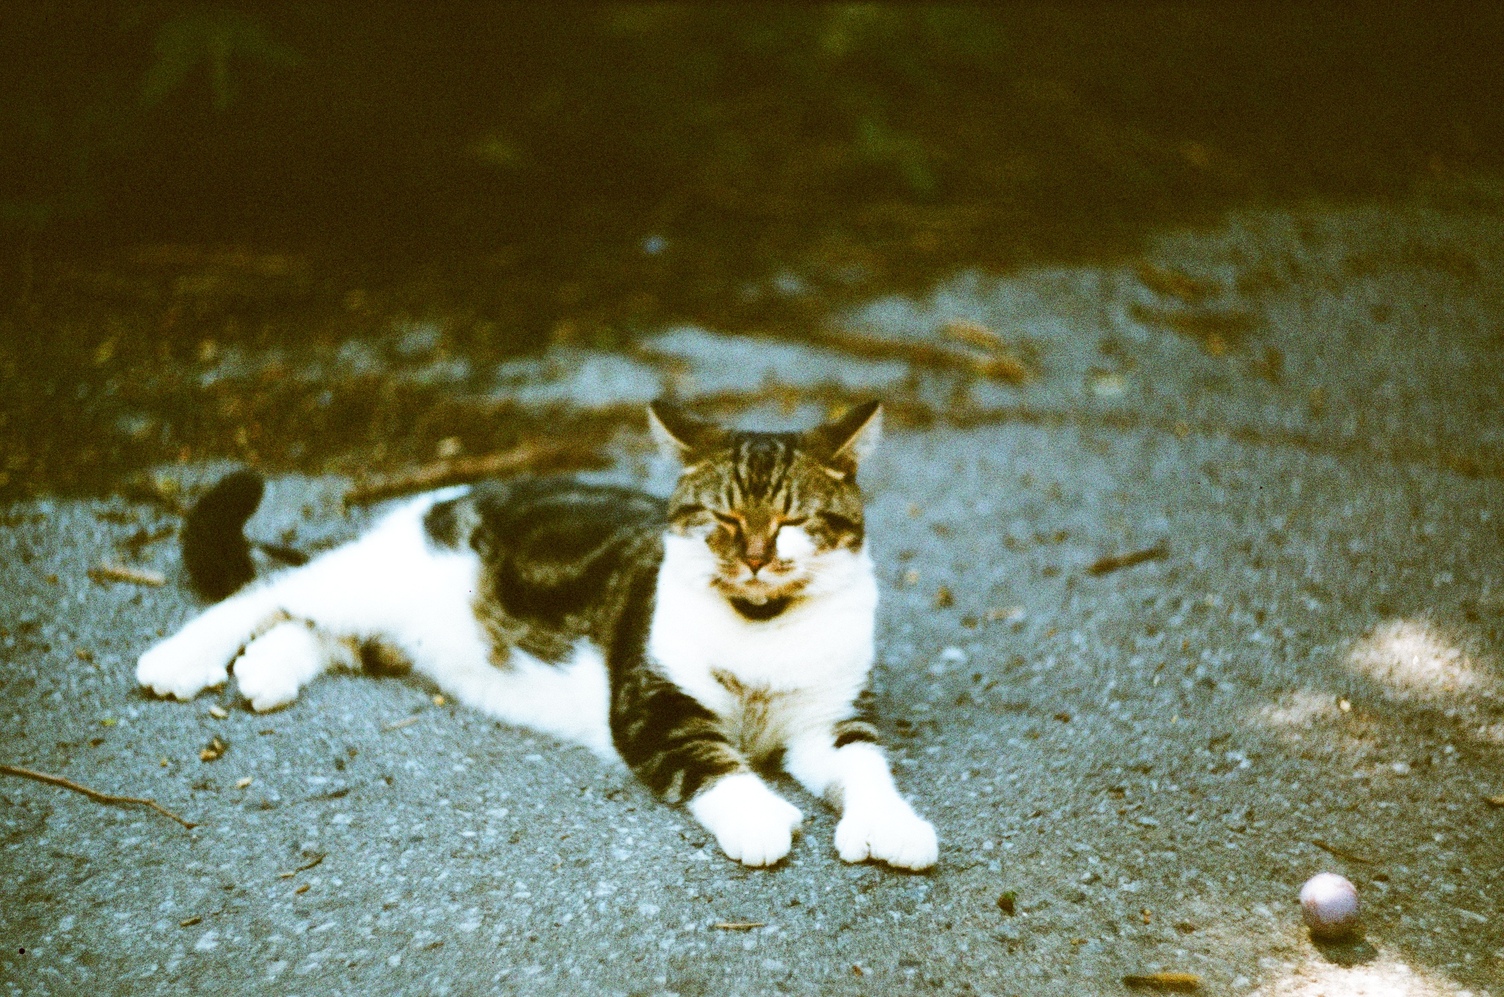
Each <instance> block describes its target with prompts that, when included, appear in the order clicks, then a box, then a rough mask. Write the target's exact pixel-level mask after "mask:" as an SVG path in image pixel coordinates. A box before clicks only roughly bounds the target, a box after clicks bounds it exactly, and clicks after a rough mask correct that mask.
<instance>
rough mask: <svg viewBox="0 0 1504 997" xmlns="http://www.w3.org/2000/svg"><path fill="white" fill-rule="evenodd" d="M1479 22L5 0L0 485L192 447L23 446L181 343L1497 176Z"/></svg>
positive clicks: (693, 310) (589, 329) (640, 304)
mask: <svg viewBox="0 0 1504 997" xmlns="http://www.w3.org/2000/svg"><path fill="white" fill-rule="evenodd" d="M1501 29H1504V13H1501V12H1500V9H1499V6H1498V5H1496V4H1477V5H1471V6H1446V5H1432V4H1425V5H1413V6H1412V5H1391V4H1373V5H1358V6H1349V5H1342V6H1341V7H1340V8H1339V9H1324V8H1321V7H1316V6H1309V7H1308V6H1299V7H1297V6H1287V7H1282V6H1270V5H1266V4H1246V5H1224V6H1216V5H1210V4H1194V5H1149V4H1092V5H1067V6H1062V7H1048V6H1027V7H1014V6H1009V7H977V8H971V7H941V6H929V5H899V6H888V7H885V6H863V5H842V6H803V5H776V6H741V5H689V6H670V5H653V4H650V5H644V6H618V5H605V4H586V5H579V6H569V5H554V4H547V5H542V4H517V5H506V4H462V5H446V6H444V7H442V8H430V7H428V6H419V5H404V6H398V7H367V6H366V5H343V4H306V5H273V6H265V5H240V6H236V5H223V6H220V5H215V6H211V5H205V4H195V3H129V4H126V3H114V4H56V3H50V4H49V3H42V4H34V5H32V4H27V5H11V7H10V8H9V9H8V10H7V11H6V14H5V16H4V17H3V18H0V247H3V249H0V305H3V312H4V318H3V320H0V321H3V324H0V349H3V350H4V352H3V353H0V378H3V379H4V380H3V383H0V389H3V391H4V392H5V394H6V395H7V397H8V398H9V401H8V402H6V403H3V404H5V405H7V406H8V408H9V410H10V412H9V415H8V417H7V419H6V420H5V421H4V424H0V441H3V440H5V439H6V438H7V437H9V438H11V443H12V445H13V446H15V445H20V444H18V443H16V438H17V437H16V434H18V433H19V434H20V436H21V437H25V438H28V439H29V440H30V441H31V442H30V443H29V444H27V450H28V453H29V454H30V456H28V457H27V458H26V460H24V461H17V460H16V459H15V458H14V454H13V455H12V464H13V466H12V467H11V468H10V470H9V471H8V472H7V473H8V475H9V477H8V479H7V480H8V482H9V484H6V483H4V482H0V488H14V487H23V485H24V487H25V488H26V490H35V489H37V488H52V487H65V488H66V487H75V486H77V485H80V484H82V483H84V481H85V479H86V478H87V479H88V480H89V481H91V482H93V484H92V485H90V487H99V485H100V482H103V481H107V480H109V475H110V474H113V473H115V471H117V470H119V469H121V468H124V467H127V466H130V465H131V464H132V463H134V462H139V461H140V460H145V459H152V458H160V457H161V456H163V454H172V453H181V450H182V447H183V446H189V447H190V448H197V450H198V452H216V451H217V449H219V448H218V447H217V444H216V442H215V441H216V440H218V439H219V438H221V437H222V436H223V435H224V434H225V427H224V426H222V425H219V424H213V425H206V426H205V427H204V428H203V431H202V432H199V431H195V430H189V429H183V430H182V431H181V432H180V433H179V434H178V436H179V438H176V439H174V441H173V442H172V445H171V446H167V447H166V448H165V449H162V448H159V449H158V450H155V451H151V452H143V451H140V449H139V448H137V449H134V450H133V449H132V448H131V445H130V444H129V443H126V444H118V443H112V444H110V446H108V447H96V450H97V451H98V453H96V454H95V456H96V457H97V458H98V459H97V460H85V461H83V463H85V464H88V465H89V466H91V467H94V468H96V469H103V470H98V473H97V474H85V475H83V476H80V473H79V472H77V471H68V470H67V468H66V465H68V464H69V463H70V461H69V460H62V459H42V458H43V457H45V456H46V455H45V453H43V451H46V450H48V448H49V447H52V448H55V449H57V455H64V454H72V455H73V457H74V458H76V457H77V456H78V454H77V450H76V448H75V447H73V446H72V445H71V444H69V443H68V442H67V441H68V440H69V439H73V438H75V437H77V436H78V435H79V434H84V435H88V434H94V435H98V434H99V432H100V430H99V428H98V424H99V423H98V418H96V417H95V415H90V414H89V412H90V411H92V410H91V409H90V406H89V405H83V406H77V405H68V406H65V405H61V404H60V402H59V399H61V398H64V397H68V398H73V399H74V400H75V401H78V400H79V392H80V391H81V390H82V391H84V393H85V394H86V395H89V394H96V396H97V393H96V392H95V390H94V389H89V388H82V389H81V388H80V387H79V383H83V382H87V381H89V378H91V377H92V378H94V379H95V381H97V382H98V383H97V384H96V385H95V387H96V388H98V387H100V386H102V385H106V384H107V383H108V381H109V378H110V377H115V378H117V380H118V381H119V384H118V385H117V387H119V386H120V385H124V387H125V388H129V387H130V384H131V378H130V376H129V375H130V372H131V371H132V370H136V369H137V365H140V364H143V363H153V362H158V361H162V360H164V359H170V358H173V357H178V358H181V357H189V356H192V355H194V354H195V351H198V352H200V353H202V352H204V351H206V350H207V349H208V348H207V347H205V346H204V344H205V343H206V342H209V343H211V344H221V345H222V344H226V343H246V344H248V345H251V346H266V345H269V344H277V343H286V342H303V341H308V340H318V339H320V338H323V339H327V340H329V341H331V342H333V341H337V340H340V339H343V338H347V337H349V336H351V335H360V334H362V330H378V329H383V328H386V327H387V325H389V324H390V321H391V319H392V318H393V317H394V316H414V315H416V316H428V317H433V318H437V319H440V320H442V321H443V323H444V324H445V328H446V330H447V333H446V335H447V337H448V338H447V339H446V342H447V343H449V344H450V345H451V346H452V347H453V348H454V349H456V350H459V351H462V352H464V353H465V354H466V355H467V356H471V357H476V358H479V359H481V360H485V359H490V358H495V357H502V356H507V355H512V354H516V353H518V352H520V351H526V350H531V349H535V348H538V347H539V346H541V345H542V344H544V343H546V342H549V341H551V340H552V341H564V340H567V341H575V342H584V343H590V344H594V345H603V346H619V345H622V344H629V343H630V342H631V341H632V340H633V338H634V337H636V336H637V335H639V334H640V333H642V332H644V331H647V330H651V329H655V328H662V327H663V326H664V325H665V324H666V323H670V322H674V321H680V320H688V321H695V322H699V323H702V324H705V325H708V326H711V327H713V328H717V329H723V330H737V331H762V332H769V331H772V332H776V333H778V334H781V335H793V336H797V335H799V333H800V330H801V329H806V328H811V327H813V326H815V325H818V324H819V323H820V322H821V321H823V319H824V317H825V316H827V315H829V314H831V312H832V310H833V309H837V308H839V307H840V306H841V305H843V304H846V303H850V302H853V301H858V300H866V299H869V298H871V297H872V296H874V295H876V294H881V293H889V292H893V291H903V290H911V291H912V290H919V289H922V288H925V287H928V286H932V285H933V284H934V283H935V282H936V281H938V280H942V279H944V278H945V277H946V276H948V275H949V274H952V273H954V272H955V271H957V270H959V269H961V268H966V267H980V268H983V269H988V270H993V271H1007V270H1009V269H1013V268H1016V267H1019V266H1024V265H1032V264H1038V263H1044V262H1051V261H1068V260H1077V259H1083V258H1113V257H1117V256H1124V255H1131V254H1133V253H1134V252H1135V251H1136V247H1138V246H1139V245H1140V244H1141V242H1142V240H1143V237H1144V236H1145V234H1146V233H1148V232H1151V231H1155V230H1161V229H1164V228H1165V227H1168V226H1174V225H1183V224H1196V223H1198V222H1202V221H1206V222H1209V221H1211V220H1213V219H1215V218H1216V217H1218V216H1219V215H1220V214H1222V213H1224V212H1225V211H1227V210H1229V209H1231V208H1237V207H1241V206H1251V205H1264V204H1280V203H1292V202H1299V201H1302V200H1305V199H1312V198H1317V199H1323V200H1328V201H1337V202H1342V201H1354V200H1374V199H1380V200H1382V199H1384V198H1390V197H1397V196H1402V195H1404V194H1405V193H1406V192H1408V191H1410V190H1411V189H1413V187H1414V186H1415V184H1416V183H1417V182H1418V181H1420V180H1423V179H1425V178H1427V177H1434V176H1437V175H1444V174H1449V173H1470V172H1475V171H1489V170H1494V169H1497V168H1498V167H1499V165H1500V163H1501V158H1504V116H1501V112H1500V108H1501V107H1504V83H1501V79H1504V74H1501V71H1500V69H1499V52H1500V50H1501V47H1500V42H1501V41H1504V30H1501ZM779 275H792V276H794V277H796V278H797V284H798V286H799V287H800V288H801V291H800V293H798V294H774V293H768V291H767V286H768V282H769V281H770V280H773V279H776V278H777V277H778V276H779ZM185 288H186V290H185ZM195 288H196V289H198V291H199V292H202V293H194V289H195ZM206 288H208V289H209V290H205V289H206ZM111 327H113V328H115V332H114V333H109V332H108V331H107V330H108V329H109V328H111ZM111 335H113V339H110V336H111ZM105 342H111V343H112V344H113V345H111V346H109V348H108V350H106V351H105V352H106V353H107V354H108V356H107V357H106V362H103V363H93V362H92V361H94V360H97V359H98V358H99V357H100V356H101V355H102V354H101V353H100V351H101V350H102V349H104V347H103V345H102V344H104V343H105ZM106 368H108V370H107V369H106ZM78 370H85V373H77V371H78ZM111 371H113V373H111ZM122 378H123V380H122ZM100 379H103V380H100ZM75 381H78V383H74V382H75ZM91 383H93V382H91ZM159 387H160V386H159ZM137 388H138V389H140V385H139V384H138V385H137ZM142 390H144V389H140V390H138V392H137V396H138V397H137V402H138V403H139V404H138V405H137V407H138V408H139V407H141V405H142V404H145V399H144V396H142V395H141V391H142ZM162 390H163V391H165V390H166V389H162ZM159 394H161V392H159ZM167 394H170V392H167ZM117 395H118V392H117ZM164 398H166V395H165V394H162V395H161V397H160V398H158V401H161V403H162V404H164V405H167V406H168V407H169V408H171V407H172V406H173V405H175V404H176V405H190V404H191V401H190V400H189V399H188V396H186V395H184V396H182V397H180V398H178V400H177V401H176V402H172V401H171V400H167V401H162V399H164ZM106 408H108V406H106ZM96 415H98V413H96ZM80 420H82V421H80ZM180 421H182V420H180ZM189 421H190V422H191V421H193V420H189ZM357 421H358V420H357ZM75 423H76V425H75ZM43 427H46V428H45V430H44V428H43ZM69 427H72V428H69ZM326 428H329V427H326ZM334 428H337V427H334ZM39 435H45V436H46V438H47V440H48V446H46V447H44V446H40V445H39V444H38V443H37V442H36V441H37V439H38V438H39ZM137 442H139V441H137ZM122 447H124V449H122ZM38 454H42V457H39V456H38ZM112 454H113V456H111V455H112ZM71 463H73V464H78V463H79V461H78V460H76V459H74V460H72V461H71ZM28 482H29V483H28ZM18 483H20V484H18Z"/></svg>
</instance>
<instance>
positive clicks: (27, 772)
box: [0, 765, 198, 831]
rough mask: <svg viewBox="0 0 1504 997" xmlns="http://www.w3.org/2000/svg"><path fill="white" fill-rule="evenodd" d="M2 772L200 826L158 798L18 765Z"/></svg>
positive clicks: (0, 770)
mask: <svg viewBox="0 0 1504 997" xmlns="http://www.w3.org/2000/svg"><path fill="white" fill-rule="evenodd" d="M0 774H3V775H15V776H20V777H21V778H23V779H35V780H36V781H37V782H45V783H47V784H48V785H49V786H61V787H63V788H64V789H71V790H73V791H74V792H75V793H82V794H83V795H85V796H87V797H88V798H89V799H91V800H93V801H94V802H96V803H111V804H122V803H132V804H135V805H136V806H141V807H151V808H152V809H153V810H155V811H156V812H157V813H159V814H161V815H162V816H163V817H170V818H172V819H173V820H175V821H177V822H178V823H179V824H181V825H183V826H184V827H186V828H188V830H190V831H191V830H193V829H194V828H195V827H198V825H197V824H194V823H192V822H191V821H186V820H184V819H183V818H181V817H179V816H178V815H177V814H175V813H173V812H172V811H171V810H168V809H167V808H166V807H164V806H162V805H161V804H160V803H158V802H157V801H156V800H145V799H142V798H141V797H139V796H116V795H115V794H114V793H101V792H100V791H99V790H97V789H90V788H89V787H88V786H80V785H79V784H78V783H76V782H74V781H73V780H71V779H64V778H63V777H62V776H60V775H48V774H47V773H46V772H35V771H33V770H31V769H23V768H21V767H19V766H17V765H0Z"/></svg>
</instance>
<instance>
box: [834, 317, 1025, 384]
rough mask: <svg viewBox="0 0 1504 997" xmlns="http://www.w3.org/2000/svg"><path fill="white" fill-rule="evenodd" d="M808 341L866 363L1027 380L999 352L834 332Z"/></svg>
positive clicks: (1019, 365)
mask: <svg viewBox="0 0 1504 997" xmlns="http://www.w3.org/2000/svg"><path fill="white" fill-rule="evenodd" d="M808 338H809V340H810V341H811V342H812V343H813V345H815V346H823V347H825V348H826V349H830V350H839V351H840V352H842V353H846V354H849V355H850V356H854V357H864V358H866V359H869V360H902V361H904V362H905V363H909V364H913V365H914V366H916V367H929V368H932V369H937V370H961V371H965V372H967V373H970V374H975V375H977V376H978V377H985V378H989V379H990V380H993V381H1003V382H1005V383H1007V384H1022V383H1023V382H1025V381H1027V380H1028V379H1029V368H1028V367H1026V366H1024V362H1023V361H1022V360H1020V359H1018V358H1017V357H1015V356H1013V355H1012V354H1011V353H1007V352H1003V351H996V352H994V351H987V352H974V351H971V350H960V349H955V348H953V347H949V346H939V345H937V344H935V343H930V342H925V341H924V340H915V339H889V338H887V337H884V336H867V335H863V334H861V333H857V332H846V331H844V330H838V329H820V330H815V331H813V332H811V333H809V336H808Z"/></svg>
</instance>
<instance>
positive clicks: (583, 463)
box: [345, 441, 610, 506]
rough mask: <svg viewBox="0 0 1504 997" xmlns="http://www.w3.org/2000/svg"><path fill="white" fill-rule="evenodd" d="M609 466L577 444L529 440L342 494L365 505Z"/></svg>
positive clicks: (389, 477) (363, 484)
mask: <svg viewBox="0 0 1504 997" xmlns="http://www.w3.org/2000/svg"><path fill="white" fill-rule="evenodd" d="M609 464H610V461H608V460H607V459H606V457H605V456H604V455H603V454H601V453H600V452H599V451H597V450H594V449H591V448H586V447H581V446H579V445H578V444H547V443H538V442H535V441H530V442H526V443H519V444H518V445H517V446H515V447H512V448H511V449H510V450H502V451H500V452H498V453H491V454H485V455H483V456H480V457H458V458H454V459H451V460H441V461H438V462H437V463H434V464H428V465H426V466H424V467H420V468H416V469H414V470H411V471H405V472H401V473H398V474H393V475H387V476H384V477H378V478H373V479H371V480H369V481H363V482H361V483H360V484H357V485H355V486H354V487H352V488H351V489H350V490H349V491H348V492H346V493H345V505H347V506H350V505H365V504H366V503H369V502H377V501H380V500H381V499H386V498H391V497H393V496H395V495H410V494H412V493H414V492H426V491H430V490H432V489H434V488H442V487H444V486H445V485H458V484H463V483H465V482H468V481H478V480H480V479H482V478H490V477H496V476H499V475H506V474H518V473H520V472H523V471H538V470H565V469H569V470H585V469H594V468H601V467H606V466H609Z"/></svg>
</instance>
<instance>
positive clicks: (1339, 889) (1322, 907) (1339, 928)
mask: <svg viewBox="0 0 1504 997" xmlns="http://www.w3.org/2000/svg"><path fill="white" fill-rule="evenodd" d="M1300 908H1301V912H1302V914H1303V915H1304V916H1305V921H1306V927H1308V928H1310V929H1311V934H1312V935H1313V936H1314V937H1316V938H1321V939H1337V938H1343V937H1346V936H1348V935H1352V934H1354V933H1355V932H1356V931H1357V929H1358V891H1357V889H1356V888H1354V886H1353V884H1352V883H1351V882H1349V881H1348V880H1347V879H1346V877H1343V876H1339V875H1337V874H1336V873H1335V872H1322V873H1318V874H1316V875H1315V876H1312V877H1311V878H1310V879H1308V880H1306V883H1305V885H1304V886H1302V887H1301V888H1300Z"/></svg>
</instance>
